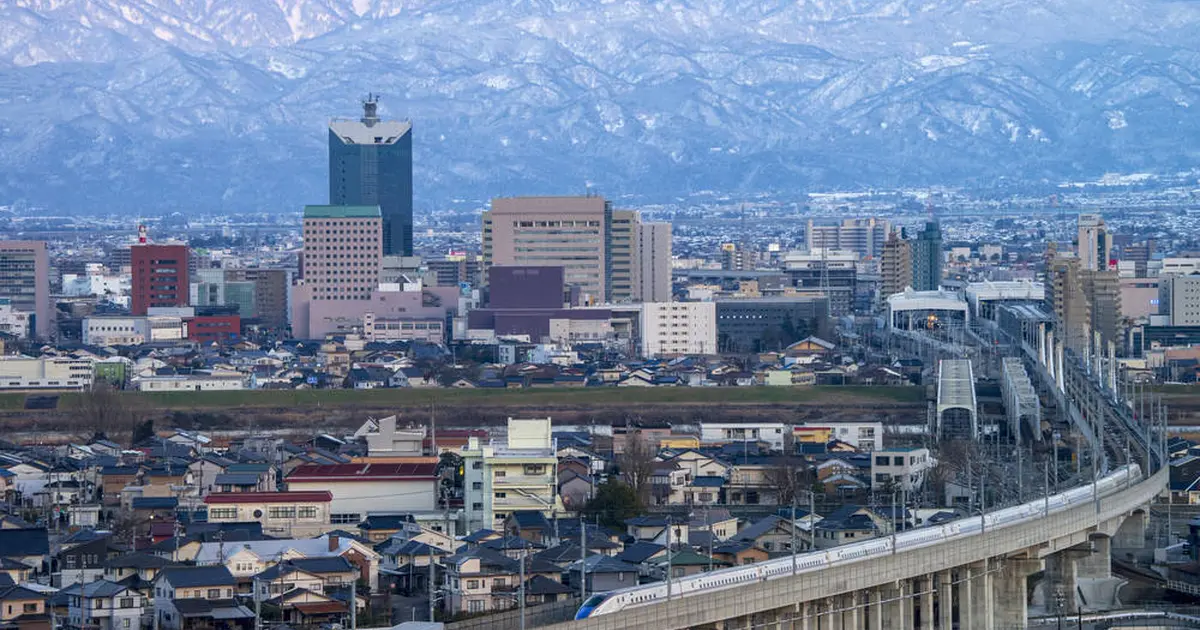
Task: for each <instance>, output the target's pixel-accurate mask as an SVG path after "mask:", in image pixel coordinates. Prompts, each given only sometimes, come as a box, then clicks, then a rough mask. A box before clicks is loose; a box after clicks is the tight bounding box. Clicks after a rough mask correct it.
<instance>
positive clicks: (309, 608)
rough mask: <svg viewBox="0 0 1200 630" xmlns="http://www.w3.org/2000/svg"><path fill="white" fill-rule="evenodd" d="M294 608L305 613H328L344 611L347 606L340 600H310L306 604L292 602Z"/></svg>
mask: <svg viewBox="0 0 1200 630" xmlns="http://www.w3.org/2000/svg"><path fill="white" fill-rule="evenodd" d="M293 606H295V607H296V610H299V611H300V612H301V613H304V614H305V615H329V614H334V613H344V612H346V610H347V606H346V605H345V604H343V603H342V602H311V603H306V604H293Z"/></svg>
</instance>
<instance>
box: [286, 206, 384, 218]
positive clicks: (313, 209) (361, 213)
mask: <svg viewBox="0 0 1200 630" xmlns="http://www.w3.org/2000/svg"><path fill="white" fill-rule="evenodd" d="M379 217H380V212H379V206H304V218H305V219H359V218H361V219H378V218H379Z"/></svg>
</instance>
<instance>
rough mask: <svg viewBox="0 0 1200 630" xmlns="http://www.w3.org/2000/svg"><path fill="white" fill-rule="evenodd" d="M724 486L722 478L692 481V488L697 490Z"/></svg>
mask: <svg viewBox="0 0 1200 630" xmlns="http://www.w3.org/2000/svg"><path fill="white" fill-rule="evenodd" d="M723 485H725V478H724V477H716V476H702V477H696V478H695V479H693V480H692V486H694V487H697V488H720V487H721V486H723Z"/></svg>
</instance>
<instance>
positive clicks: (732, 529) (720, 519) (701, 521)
mask: <svg viewBox="0 0 1200 630" xmlns="http://www.w3.org/2000/svg"><path fill="white" fill-rule="evenodd" d="M688 529H689V531H690V532H700V531H703V532H712V535H713V538H714V539H715V540H728V539H729V538H730V537H732V536H733V535H735V534H737V533H738V519H737V517H736V516H734V515H732V514H730V513H729V510H726V509H724V508H713V509H705V510H703V511H696V512H695V513H693V514H692V518H691V520H690V521H689V522H688Z"/></svg>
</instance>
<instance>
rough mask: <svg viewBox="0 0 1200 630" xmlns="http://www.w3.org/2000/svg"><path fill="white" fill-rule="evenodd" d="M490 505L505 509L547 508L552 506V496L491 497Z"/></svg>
mask: <svg viewBox="0 0 1200 630" xmlns="http://www.w3.org/2000/svg"><path fill="white" fill-rule="evenodd" d="M492 507H493V508H504V509H506V510H548V509H550V508H552V507H554V497H553V496H539V495H532V496H530V495H510V496H507V497H503V498H500V497H496V498H493V499H492Z"/></svg>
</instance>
